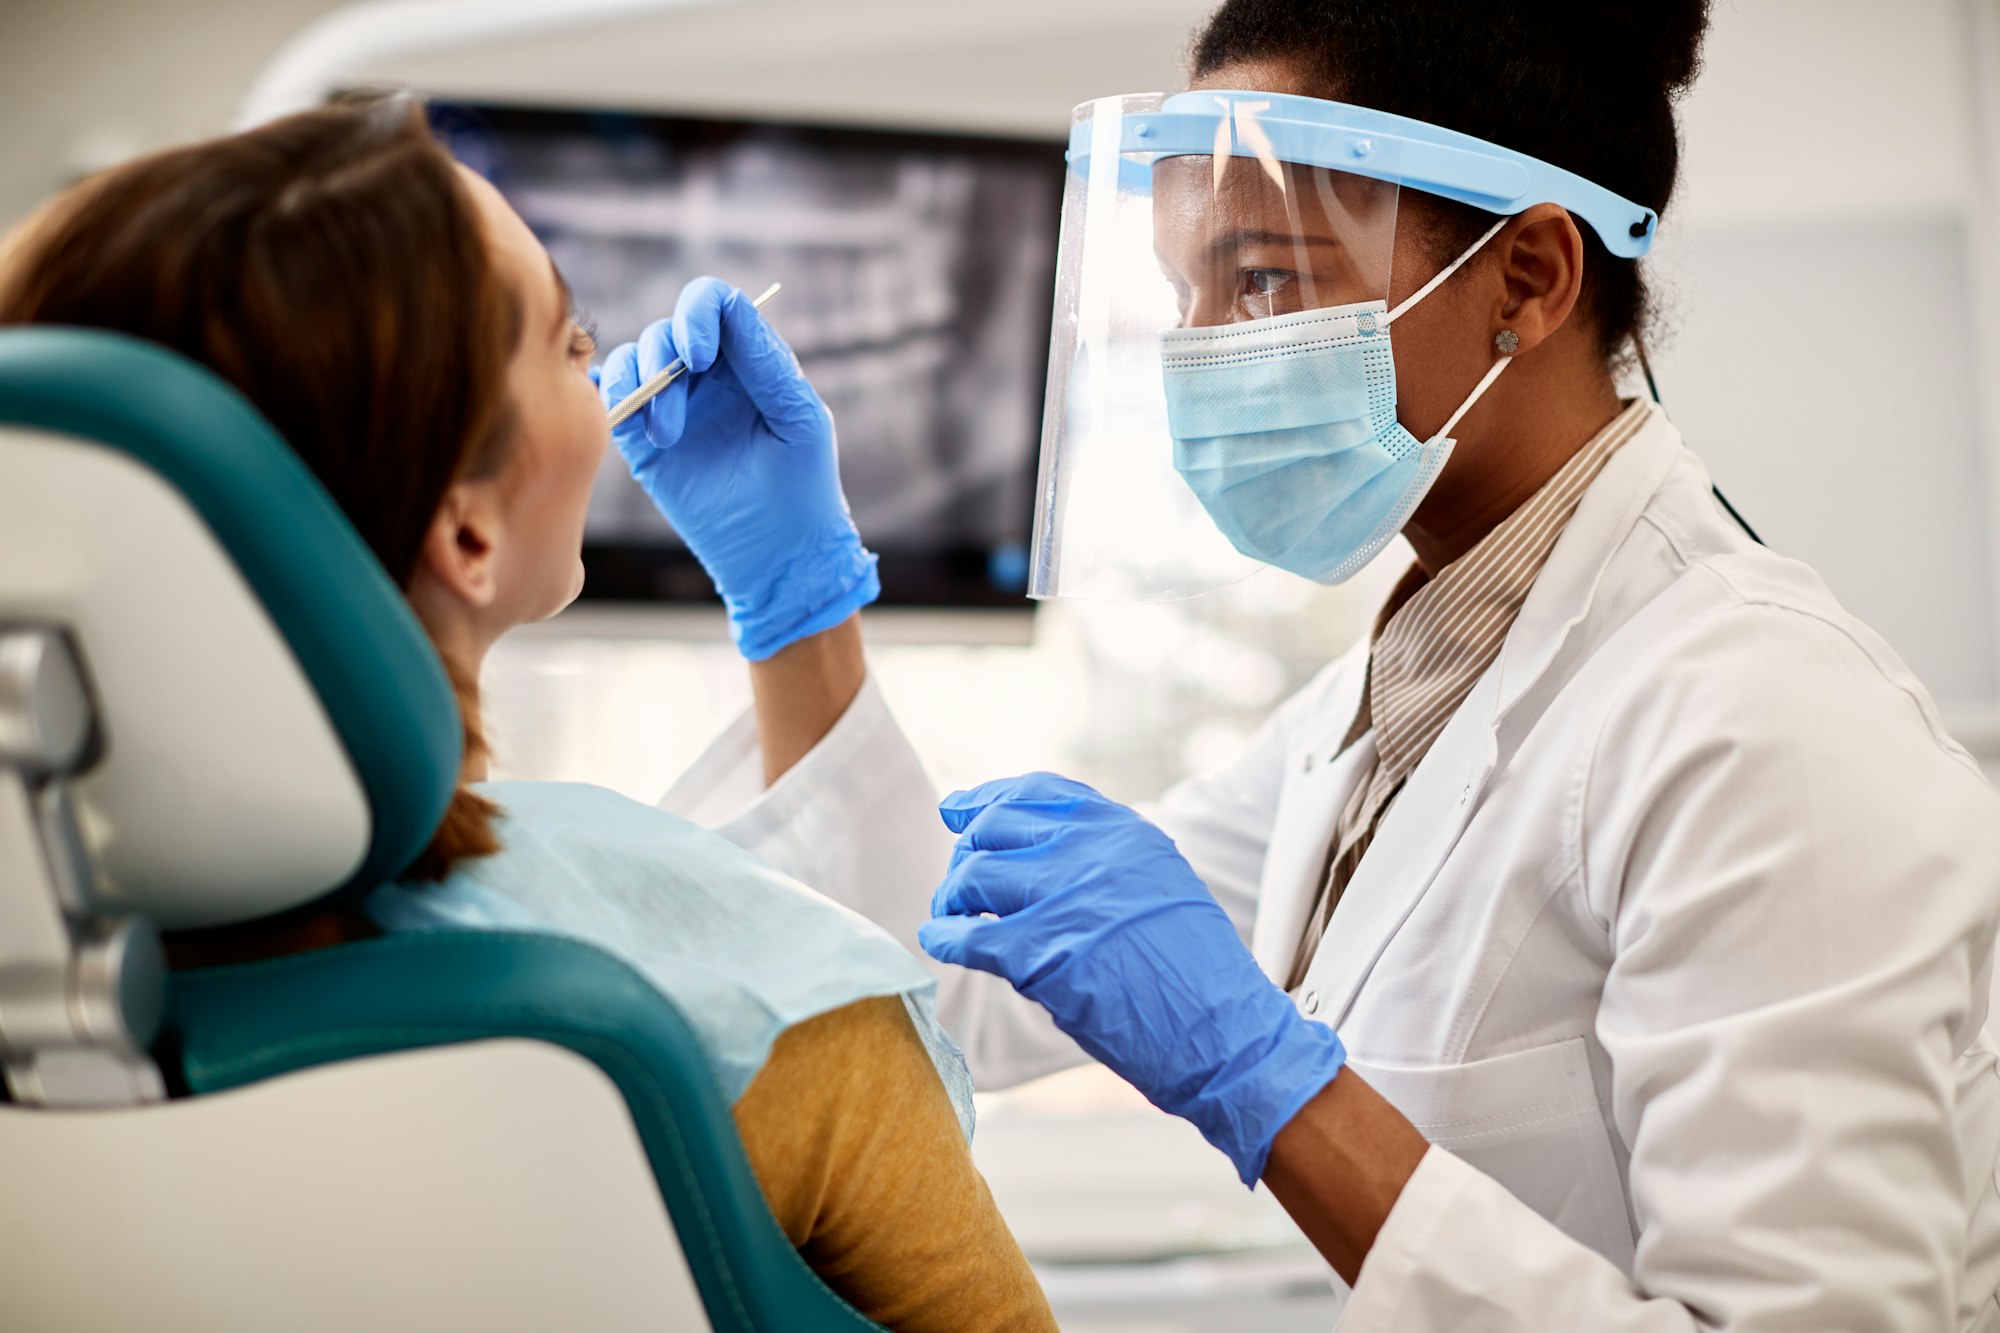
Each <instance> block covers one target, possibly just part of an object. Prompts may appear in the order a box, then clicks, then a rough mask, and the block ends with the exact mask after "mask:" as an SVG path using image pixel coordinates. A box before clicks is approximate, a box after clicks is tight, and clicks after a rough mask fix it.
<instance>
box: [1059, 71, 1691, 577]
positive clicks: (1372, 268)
mask: <svg viewBox="0 0 2000 1333" xmlns="http://www.w3.org/2000/svg"><path fill="white" fill-rule="evenodd" d="M1069 162H1070V175H1069V181H1068V187H1067V189H1066V191H1065V194H1064V199H1063V224H1062V242H1061V249H1060V254H1059V258H1058V267H1057V277H1056V328H1055V335H1054V339H1053V343H1052V347H1051V352H1050V363H1049V390H1048V399H1047V404H1046V409H1045V412H1044V416H1043V425H1042V456H1041V474H1040V481H1039V486H1038V490H1037V497H1036V516H1035V540H1034V552H1033V557H1032V561H1031V570H1030V580H1029V594H1030V595H1031V596H1034V597H1058V596H1060V597H1084V598H1095V599H1129V600H1147V601H1155V600H1168V599H1172V598H1179V597H1191V596H1196V595H1199V594H1201V593H1205V592H1209V591H1212V590H1214V589H1216V588H1220V587H1223V586H1225V585H1227V584H1230V583H1233V582H1236V581H1237V580H1240V579H1242V578H1244V577H1246V576H1248V575H1249V574H1251V573H1254V572H1255V571H1256V570H1258V569H1260V568H1262V567H1263V566H1265V565H1267V564H1269V565H1276V566H1279V567H1280V568H1284V569H1289V570H1291V571H1292V572H1294V573H1297V574H1300V575H1303V576H1304V577H1307V578H1312V579H1316V580H1319V581H1322V582H1327V583H1338V582H1340V581H1342V580H1344V579H1346V578H1348V577H1350V576H1351V575H1352V574H1354V573H1355V572H1356V571H1357V570H1359V569H1360V568H1361V567H1362V566H1363V565H1364V564H1366V563H1367V561H1368V560H1369V559H1370V558H1372V557H1373V556H1374V555H1375V554H1376V553H1377V552H1378V551H1380V550H1381V548H1382V547H1383V546H1384V545H1386V544H1387V543H1388V542H1389V541H1390V540H1391V539H1392V538H1393V537H1394V536H1395V535H1396V533H1397V532H1398V531H1400V530H1401V528H1402V526H1403V524H1404V522H1406V521H1407V520H1408V518H1409V516H1410V514H1411V512H1412V511H1413V510H1414V509H1415V508H1416V505H1417V503H1418V502H1419V501H1420V500H1421V499H1422V498H1423V495H1424V493H1425V491H1426V490H1427V489H1428V488H1429V486H1430V483H1431V482H1432V481H1433V480H1434V479H1435V478H1436V476H1437V474H1438V472H1439V470H1441V469H1442V467H1443V465H1444V462H1445V460H1446V459H1447V458H1448V457H1449V456H1450V452H1451V448H1452V441H1451V439H1450V432H1451V429H1452V427H1453V426H1454V425H1455V424H1456V422H1457V420H1458V418H1459V417H1460V416H1462V415H1463V414H1464V412H1465V411H1466V410H1467V409H1469V408H1470V407H1471V405H1472V403H1473V402H1474V401H1476V400H1477V398H1478V395H1479V394H1480V393H1483V392H1484V391H1485V389H1486V387H1487V386H1488V385H1490V384H1491V383H1492V381H1493V380H1494V379H1495V378H1496V377H1497V376H1498V375H1499V373H1500V371H1501V370H1503V369H1504V368H1505V366H1506V360H1505V351H1506V350H1511V349H1507V348H1506V347H1505V345H1504V343H1503V345H1502V348H1501V349H1499V350H1496V354H1495V361H1494V364H1493V366H1492V368H1491V369H1490V370H1489V371H1488V373H1487V375H1486V377H1485V378H1484V379H1483V380H1482V381H1480V382H1479V383H1477V384H1476V385H1467V386H1465V387H1466V395H1467V396H1466V398H1465V401H1464V403H1463V405H1462V406H1461V407H1460V409H1459V412H1458V413H1457V414H1455V415H1454V416H1453V418H1452V421H1451V423H1449V424H1447V426H1446V427H1445V428H1444V429H1443V430H1442V431H1440V432H1439V434H1438V436H1437V437H1435V438H1434V439H1432V440H1429V441H1418V440H1416V439H1415V438H1413V437H1412V436H1411V435H1410V433H1409V432H1408V431H1407V430H1405V429H1404V428H1403V427H1402V425H1401V423H1400V422H1398V420H1397V418H1396V387H1395V362H1394V359H1393V358H1392V356H1391V354H1390V341H1389V330H1390V327H1391V325H1392V324H1393V323H1394V321H1395V319H1396V318H1397V317H1398V316H1400V315H1401V314H1402V313H1403V311H1405V310H1407V309H1409V308H1410V307H1411V306H1413V305H1415V303H1416V302H1417V301H1419V300H1421V299H1422V298H1423V297H1425V296H1427V295H1428V294H1429V293H1430V292H1431V291H1433V290H1435V289H1436V287H1437V286H1438V285H1439V284H1440V283H1442V282H1443V281H1444V280H1445V279H1446V278H1448V277H1449V276H1450V274H1451V273H1452V272H1453V271H1455V270H1456V268H1457V267H1458V265H1459V264H1462V263H1463V262H1464V261H1465V260H1466V259H1468V258H1470V257H1471V255H1472V254H1474V253H1476V252H1477V250H1478V249H1479V248H1480V246H1481V245H1483V244H1484V243H1485V241H1486V240H1487V239H1490V237H1491V236H1492V235H1493V233H1494V232H1496V231H1498V229H1499V227H1500V225H1502V224H1503V223H1504V221H1505V215H1510V214H1511V213H1514V212H1519V211H1520V210H1521V209H1523V208H1526V207H1528V206H1529V205H1530V204H1533V203H1536V202H1540V201H1541V200H1543V199H1550V200H1553V201H1554V202H1559V203H1562V204H1564V205H1565V206H1566V207H1569V208H1570V209H1571V211H1572V212H1575V213H1577V214H1578V215H1579V216H1582V217H1584V218H1585V219H1586V220H1587V221H1589V222H1590V223H1591V224H1592V225H1593V226H1594V227H1595V228H1596V229H1597V230H1598V232H1599V234H1600V235H1601V236H1605V238H1606V245H1607V247H1608V248H1610V249H1611V251H1612V253H1613V254H1618V255H1626V256H1631V255H1636V254H1639V253H1642V252H1643V251H1644V250H1645V249H1646V248H1647V246H1649V245H1650V243H1651V238H1652V230H1653V221H1654V219H1653V215H1652V214H1651V212H1650V211H1648V210H1646V209H1641V208H1638V207H1636V206H1634V205H1632V204H1629V203H1627V202H1626V201H1624V200H1621V199H1618V198H1617V197H1616V196H1615V195H1611V194H1610V193H1609V192H1608V191H1604V190H1601V189H1599V188H1598V187H1596V186H1593V185H1591V184H1590V183H1589V182H1587V181H1584V180H1582V179H1580V178H1578V177H1576V176H1573V175H1570V174H1569V173H1566V172H1561V171H1558V170H1557V169H1555V168H1552V167H1549V166H1547V165H1545V164H1543V163H1540V162H1536V161H1535V160H1534V159H1532V158H1527V157H1524V156H1522V155H1520V154H1514V153H1510V152H1508V151H1507V150H1505V149H1499V148H1495V147H1493V146H1492V145H1488V144H1484V143H1482V142H1480V141H1479V140H1476V139H1472V138H1469V137H1468V136H1465V135H1458V134H1454V133H1451V132H1450V131H1444V130H1439V129H1437V128H1435V127H1433V126H1429V125H1425V124H1423V123H1422V122H1419V121H1410V120H1405V119H1403V118H1401V117H1396V116H1388V115H1384V114H1382V113H1379V112H1372V111H1368V110H1365V109H1363V108H1359V107H1350V106H1345V105H1342V104H1340V103H1334V102H1323V101H1318V100H1315V99H1311V98H1300V97H1287V96H1282V95H1278V94H1270V93H1245V92H1221V93H1216V92H1201V93H1182V94H1178V95H1174V96H1170V97H1163V96H1160V95H1158V94H1151V95H1146V96H1138V97H1123V98H1107V99H1103V100H1100V101H1097V102H1092V103H1087V104H1085V105H1084V106H1082V107H1079V108H1078V109H1077V113H1076V117H1075V122H1074V124H1073V126H1072V130H1071V136H1070V149H1069ZM1405 185H1411V186H1417V187H1420V188H1423V189H1425V190H1426V191H1428V192H1430V193H1435V194H1439V195H1442V196H1444V197H1447V198H1454V199H1459V200H1461V201H1463V202H1468V203H1474V204H1477V205H1479V206H1481V207H1486V208H1489V209H1491V210H1492V211H1494V212H1495V213H1499V214H1502V215H1503V216H1501V217H1500V218H1498V219H1496V222H1495V225H1494V228H1493V229H1492V231H1489V232H1488V233H1487V234H1486V236H1485V237H1482V238H1481V240H1480V241H1479V242H1478V243H1475V244H1474V245H1473V246H1472V247H1470V248H1469V249H1468V250H1467V251H1466V252H1465V253H1464V254H1462V255H1460V256H1459V257H1458V259H1457V260H1455V261H1453V262H1452V263H1451V264H1450V265H1448V266H1447V267H1446V268H1445V269H1444V270H1442V271H1441V272H1439V273H1438V274H1437V275H1435V276H1434V277H1433V278H1432V279H1431V281H1430V282H1429V283H1427V284H1426V285H1425V286H1424V287H1422V288H1421V289H1419V290H1418V291H1417V292H1415V293H1413V294H1412V295H1411V296H1410V297H1409V298H1407V299H1406V300H1405V301H1403V302H1402V304H1401V305H1399V306H1398V307H1397V308H1396V309H1394V310H1391V309H1390V308H1389V305H1388V299H1387V298H1388V295H1389V279H1390V273H1391V268H1392V261H1393V259H1394V257H1395V239H1396V215H1397V205H1398V200H1399V196H1400V192H1401V190H1402V188H1403V187H1404V186H1405Z"/></svg>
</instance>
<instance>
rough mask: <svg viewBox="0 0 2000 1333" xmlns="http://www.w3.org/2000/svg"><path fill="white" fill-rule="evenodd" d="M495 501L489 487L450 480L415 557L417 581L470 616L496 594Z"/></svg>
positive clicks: (497, 539) (497, 536)
mask: <svg viewBox="0 0 2000 1333" xmlns="http://www.w3.org/2000/svg"><path fill="white" fill-rule="evenodd" d="M498 501H499V496H498V495H497V494H496V493H495V490H494V487H493V485H492V484H491V483H490V482H483V481H455V482H453V483H452V484H451V486H450V488H449V489H448V490H446V491H445V493H444V500H443V501H442V502H441V503H440V504H439V505H438V508H437V513H436V514H435V515H433V516H432V518H431V525H430V527H429V528H428V529H427V530H426V531H425V532H424V544H423V547H422V549H421V550H420V551H419V552H418V555H417V578H418V580H419V581H420V582H424V583H428V584H430V585H431V587H432V589H433V590H434V593H442V594H443V595H445V596H446V597H448V598H450V599H452V600H454V601H457V602H460V603H462V604H464V605H465V606H466V607H468V608H470V609H472V610H475V611H484V610H485V609H486V608H488V607H490V606H492V605H493V600H494V598H495V597H496V596H498V595H499V585H498V570H497V563H498V562H497V560H496V553H497V551H498V549H499V542H500V505H499V503H498Z"/></svg>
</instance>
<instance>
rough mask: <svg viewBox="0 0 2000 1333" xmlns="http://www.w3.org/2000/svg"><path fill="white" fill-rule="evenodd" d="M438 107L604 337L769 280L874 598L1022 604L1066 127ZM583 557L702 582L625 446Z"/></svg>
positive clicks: (616, 577) (638, 573)
mask: <svg viewBox="0 0 2000 1333" xmlns="http://www.w3.org/2000/svg"><path fill="white" fill-rule="evenodd" d="M434 120H435V123H436V124H437V126H438V129H439V133H440V135H441V137H443V139H444V140H445V142H446V143H447V145H448V146H449V147H450V148H451V150H452V151H453V152H454V153H455V154H456V155H457V156H458V157H459V158H460V160H462V161H464V162H465V163H466V164H467V165H468V166H470V167H472V168H473V169H475V170H477V171H480V172H481V173H482V174H484V175H486V176H487V177H488V178H489V179H490V180H492V181H493V182H494V184H495V185H497V186H498V187H499V188H500V190H501V191H502V193H504V194H505V195H506V196H507V198H508V199H509V201H510V202H512V204H513V205H514V207H515V208H516V209H517V210H518V211H519V212H520V214H521V216H522V217H523V218H524V219H526V221H527V223H528V225H529V226H530V227H532V228H533V229H534V230H535V232H536V233H537V234H538V235H539V236H540V237H541V238H542V240H543V242H544V243H545V244H546V245H547V246H548V249H549V253H550V254H551V255H552V256H554V258H555V260H556V262H557V264H558V265H560V266H561V268H562V270H563V273H564V274H565V275H566V276H567V278H568V279H569V282H570V286H571V288H572V289H573V291H574V292H575V294H576V300H577V303H578V305H579V306H580V307H581V308H583V309H584V310H586V311H588V312H589V314H590V315H591V316H592V317H593V318H594V319H595V320H596V322H597V326H598V335H599V343H600V345H601V346H602V347H603V348H605V349H606V350H608V349H609V348H611V347H612V346H615V345H616V344H618V343H620V342H624V341H628V340H630V339H632V338H634V337H636V336H637V335H638V333H639V331H640V330H641V329H642V328H644V327H645V325H646V324H647V323H648V322H650V321H651V320H654V319H658V318H663V317H665V316H667V315H670V314H671V313H672V312H673V308H674V302H675V299H676V297H677V296H678V295H679V293H680V290H681V287H682V285H683V284H684V283H686V282H687V281H688V280H689V279H690V278H693V277H696V276H698V275H700V274H704V273H713V274H717V275H719V276H721V277H723V278H725V279H727V280H728V281H730V282H733V283H735V284H736V285H737V286H739V287H742V288H744V289H745V290H747V291H749V292H750V293H752V294H755V293H757V292H761V291H762V290H764V288H765V287H767V286H769V285H770V284H771V283H772V282H782V283H783V284H784V290H783V292H782V293H780V294H779V295H778V296H777V297H776V299H775V300H773V301H772V303H771V305H770V306H769V307H768V308H767V309H766V311H765V314H766V316H767V317H768V318H769V319H770V320H771V322H772V323H773V325H775V326H776V328H777V329H778V330H779V332H780V333H782V334H783V335H784V337H785V338H786V340H787V341H789V342H790V343H791V345H792V347H793V349H794V350H795V351H796V352H797V353H798V356H799V359H800V362H801V364H802V365H803V366H804V367H805V370H806V373H807V375H808V376H809V377H810V378H811V380H812V382H813V384H814V386H815V387H816V388H817V389H818V390H819V392H820V394H821V396H822V397H824V398H825V399H826V402H827V405H828V406H829V407H830V408H831V409H832V411H833V415H834V420H835V422H836V423H837V427H838V430H839V437H840V460H841V474H842V479H843V483H844V485H845V487H846V491H847V496H848V500H849V503H850V504H851V505H852V507H853V510H854V516H855V521H856V523H857V524H858V526H859V527H860V529H861V533H862V536H863V538H864V539H865V540H866V541H867V542H868V543H869V545H870V546H871V547H872V548H873V549H874V550H876V551H877V552H878V553H879V554H880V555H881V557H882V575H883V585H884V600H885V601H887V602H892V603H895V602H900V603H904V604H918V605H994V604H1015V605H1020V604H1023V603H1022V602H1021V589H1022V588H1023V586H1024V584H1025V576H1026V550H1027V538H1028V530H1029V523H1030V518H1031V511H1032V508H1033V502H1032V491H1033V483H1034V467H1035V450H1036V445H1037V441H1038V437H1039V431H1040V422H1041V408H1042V392H1043V386H1044V381H1045V375H1046V365H1047V358H1048V342H1049V318H1050V313H1049V312H1050V306H1051V295H1052V287H1053V282H1054V271H1055V242H1056V228H1057V223H1058V214H1059V208H1060V199H1061V191H1062V172H1063V165H1062V148H1061V145H1060V144H1059V143H1055V142H1038V141H1022V140H1007V139H988V138H976V137H969V136H940V135H930V134H923V135H918V134H907V133H900V132H892V131H880V130H862V129H846V128H829V127H824V126H807V125H784V124H765V123H754V122H743V121H712V120H692V119H676V118H666V117H658V116H641V115H628V114H613V113H603V112H586V111H554V110H531V109H524V108H514V107H494V106H470V105H449V104H446V105H439V106H437V107H435V109H434ZM585 562H586V566H587V568H588V572H589V579H588V582H587V584H586V595H594V596H598V597H609V598H616V599H627V600H631V599H637V600H654V599H667V600H680V599H694V600H699V599H702V598H705V597H707V596H709V595H711V594H710V593H709V590H708V587H707V582H706V579H705V578H704V577H703V576H702V575H701V571H700V569H699V567H698V566H696V565H695V564H694V562H693V559H692V557H691V556H690V555H689V554H688V553H687V551H686V549H685V548H684V547H683V546H682V545H681V544H680V542H679V540H678V538H676V537H675V536H674V534H673V532H672V530H671V529H670V528H669V527H668V525H667V524H666V522H665V521H664V520H663V519H662V518H660V516H659V515H658V513H657V512H656V511H655V510H654V508H653V506H652V503H651V502H650V501H649V500H648V499H647V498H646V496H645V495H644V494H643V493H642V492H641V491H640V489H639V487H638V486H637V485H636V484H635V483H633V482H632V481H631V479H630V478H629V477H628V476H627V475H626V472H625V467H624V463H623V460H622V459H621V458H619V457H618V455H617V453H616V452H615V451H613V452H611V453H609V454H608V455H607V457H606V459H605V465H604V470H603V472H602V474H601V475H600V477H599V479H598V485H597V489H596V492H595V494H594V496H593V498H592V502H591V509H590V518H589V525H588V528H587V532H586V550H585Z"/></svg>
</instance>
